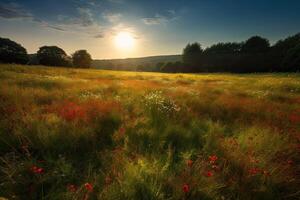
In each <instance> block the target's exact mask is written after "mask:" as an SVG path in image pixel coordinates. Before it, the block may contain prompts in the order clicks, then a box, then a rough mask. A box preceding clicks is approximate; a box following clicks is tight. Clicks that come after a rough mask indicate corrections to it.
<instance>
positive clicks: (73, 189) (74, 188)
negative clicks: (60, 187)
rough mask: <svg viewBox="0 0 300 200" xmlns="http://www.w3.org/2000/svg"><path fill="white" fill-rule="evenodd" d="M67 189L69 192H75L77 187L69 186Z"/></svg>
mask: <svg viewBox="0 0 300 200" xmlns="http://www.w3.org/2000/svg"><path fill="white" fill-rule="evenodd" d="M67 189H68V191H69V192H76V190H77V187H76V185H73V184H70V185H68V186H67Z"/></svg>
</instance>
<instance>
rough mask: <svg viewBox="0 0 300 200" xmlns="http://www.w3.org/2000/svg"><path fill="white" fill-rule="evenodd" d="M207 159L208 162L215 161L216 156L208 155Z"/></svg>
mask: <svg viewBox="0 0 300 200" xmlns="http://www.w3.org/2000/svg"><path fill="white" fill-rule="evenodd" d="M208 160H209V162H210V163H215V162H216V161H217V160H218V157H217V156H216V155H212V156H209V157H208Z"/></svg>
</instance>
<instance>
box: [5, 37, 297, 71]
mask: <svg viewBox="0 0 300 200" xmlns="http://www.w3.org/2000/svg"><path fill="white" fill-rule="evenodd" d="M0 62H2V63H20V64H41V65H48V66H66V67H83V68H88V67H90V66H91V62H92V58H91V55H90V54H89V53H88V52H87V51H86V50H78V51H76V52H75V53H73V54H72V55H71V56H68V55H67V54H66V52H65V51H64V50H63V49H61V48H59V47H57V46H43V47H40V49H39V50H38V52H37V53H36V54H34V55H30V56H29V55H28V54H27V51H26V49H25V48H24V47H22V46H21V45H20V44H18V43H16V42H14V41H11V40H9V39H5V38H0ZM115 70H116V69H115ZM136 70H138V71H157V72H168V73H179V72H180V73H199V72H233V73H252V72H299V71H300V33H298V34H296V35H293V36H290V37H287V38H285V39H282V40H279V41H278V42H276V43H275V44H274V45H270V42H269V40H268V39H266V38H263V37H260V36H253V37H251V38H249V39H248V40H246V41H243V42H227V43H217V44H213V45H212V46H210V47H207V48H205V49H203V48H202V46H201V44H200V43H198V42H195V43H191V44H187V46H186V47H185V48H184V49H183V53H182V61H177V62H166V63H164V62H159V63H157V64H156V65H155V66H154V65H152V66H148V65H146V64H144V65H143V66H139V67H138V68H137V69H136Z"/></svg>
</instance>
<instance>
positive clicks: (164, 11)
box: [0, 0, 300, 59]
mask: <svg viewBox="0 0 300 200" xmlns="http://www.w3.org/2000/svg"><path fill="white" fill-rule="evenodd" d="M299 32H300V1H299V0H248V1H246V0H176V1H175V0H174V1H172V0H0V37H4V38H10V39H12V40H14V41H16V42H18V43H20V44H22V45H23V46H24V47H25V48H26V49H27V51H28V53H35V52H37V50H38V49H39V47H41V46H44V45H48V46H50V45H56V46H59V47H61V48H62V49H64V50H65V51H66V52H67V53H68V54H72V53H74V52H75V51H76V50H79V49H86V50H87V51H88V52H89V53H90V54H91V55H92V58H93V59H110V58H128V57H143V56H152V55H172V54H181V52H182V49H183V48H184V47H185V46H186V44H187V43H190V42H199V43H200V44H201V45H202V47H203V48H205V47H208V46H210V45H212V44H214V43H217V42H234V41H236V42H239V41H244V40H246V39H247V38H249V37H251V36H254V35H260V36H263V37H266V38H268V39H269V40H270V42H271V43H275V42H276V41H277V40H279V39H282V38H285V37H287V36H290V35H294V34H296V33H299ZM120 33H126V34H128V35H129V39H131V41H129V42H131V43H133V44H132V45H129V46H128V45H127V46H126V45H125V47H124V45H123V47H122V48H120V45H118V44H116V41H118V42H120V41H121V42H122V40H124V39H123V38H121V40H116V38H118V35H120ZM119 39H120V38H119ZM125 40H128V39H126V38H125ZM123 42H124V41H123ZM126 42H128V41H125V43H126ZM121 46H122V45H121Z"/></svg>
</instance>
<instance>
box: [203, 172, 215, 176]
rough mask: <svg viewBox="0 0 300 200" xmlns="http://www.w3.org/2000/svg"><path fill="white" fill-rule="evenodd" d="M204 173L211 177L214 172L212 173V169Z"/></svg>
mask: <svg viewBox="0 0 300 200" xmlns="http://www.w3.org/2000/svg"><path fill="white" fill-rule="evenodd" d="M205 175H206V177H212V176H213V175H214V174H213V173H212V171H207V172H206V174H205Z"/></svg>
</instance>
